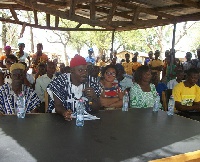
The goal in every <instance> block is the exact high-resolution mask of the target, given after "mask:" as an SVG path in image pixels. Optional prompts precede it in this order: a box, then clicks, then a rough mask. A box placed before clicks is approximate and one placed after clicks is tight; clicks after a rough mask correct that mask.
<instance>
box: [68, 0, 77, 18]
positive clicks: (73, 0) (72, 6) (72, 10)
mask: <svg viewBox="0 0 200 162" xmlns="http://www.w3.org/2000/svg"><path fill="white" fill-rule="evenodd" d="M75 7H76V0H70V9H69V17H72V16H73V15H75Z"/></svg>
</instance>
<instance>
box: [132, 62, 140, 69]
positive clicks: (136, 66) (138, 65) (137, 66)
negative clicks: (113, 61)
mask: <svg viewBox="0 0 200 162" xmlns="http://www.w3.org/2000/svg"><path fill="white" fill-rule="evenodd" d="M140 66H142V64H141V63H139V62H133V70H137V68H139V67H140Z"/></svg>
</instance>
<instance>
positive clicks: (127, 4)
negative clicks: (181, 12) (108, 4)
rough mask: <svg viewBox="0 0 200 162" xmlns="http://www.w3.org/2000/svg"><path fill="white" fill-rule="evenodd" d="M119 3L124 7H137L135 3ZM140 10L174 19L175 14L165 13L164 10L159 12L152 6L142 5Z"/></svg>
mask: <svg viewBox="0 0 200 162" xmlns="http://www.w3.org/2000/svg"><path fill="white" fill-rule="evenodd" d="M119 5H120V6H122V7H126V8H128V9H130V10H131V9H133V8H135V7H137V5H134V4H129V3H124V2H122V1H121V2H119ZM140 10H141V12H144V13H147V14H150V15H155V16H160V17H164V18H167V19H173V18H174V16H172V15H170V14H166V13H163V12H158V11H155V10H153V9H151V8H144V7H140Z"/></svg>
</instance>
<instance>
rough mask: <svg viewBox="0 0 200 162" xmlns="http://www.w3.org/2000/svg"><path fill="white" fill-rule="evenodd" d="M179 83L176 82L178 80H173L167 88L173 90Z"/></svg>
mask: <svg viewBox="0 0 200 162" xmlns="http://www.w3.org/2000/svg"><path fill="white" fill-rule="evenodd" d="M177 84H178V82H177V81H176V79H172V80H170V81H169V82H168V83H167V88H168V89H173V88H174V86H175V85H177Z"/></svg>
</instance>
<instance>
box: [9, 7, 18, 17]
mask: <svg viewBox="0 0 200 162" xmlns="http://www.w3.org/2000/svg"><path fill="white" fill-rule="evenodd" d="M9 8H10V12H11V14H12V16H13V18H14V19H15V21H19V19H18V17H17V14H16V12H15V10H14V9H13V7H12V5H9Z"/></svg>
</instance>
